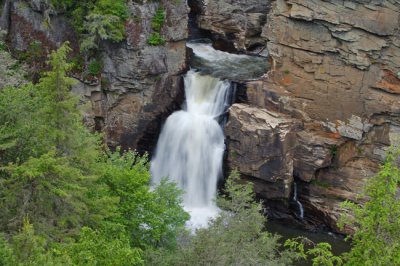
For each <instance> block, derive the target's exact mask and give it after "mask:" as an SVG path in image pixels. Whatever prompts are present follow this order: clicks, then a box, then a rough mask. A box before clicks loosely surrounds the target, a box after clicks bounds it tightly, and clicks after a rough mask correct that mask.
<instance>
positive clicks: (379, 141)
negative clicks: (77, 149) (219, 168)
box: [0, 0, 400, 232]
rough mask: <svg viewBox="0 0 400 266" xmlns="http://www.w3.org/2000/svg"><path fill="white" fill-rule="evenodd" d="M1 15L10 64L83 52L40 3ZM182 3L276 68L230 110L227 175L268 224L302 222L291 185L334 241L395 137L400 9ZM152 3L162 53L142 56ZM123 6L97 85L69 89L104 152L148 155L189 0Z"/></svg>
mask: <svg viewBox="0 0 400 266" xmlns="http://www.w3.org/2000/svg"><path fill="white" fill-rule="evenodd" d="M0 3H2V16H1V18H0V27H2V28H3V29H6V30H7V31H8V35H7V42H8V44H9V46H10V47H11V48H12V49H13V50H14V53H17V52H18V51H25V50H27V49H28V48H29V45H30V44H31V43H32V42H33V41H39V42H40V44H41V46H42V48H43V51H44V52H45V53H48V52H49V51H50V50H52V49H54V48H56V47H58V46H59V45H60V44H61V43H62V42H64V41H67V40H68V41H69V42H70V43H71V46H72V48H73V49H74V53H78V51H79V42H78V38H77V36H76V34H75V33H74V31H73V30H72V28H71V26H70V23H69V21H68V18H67V16H66V15H65V14H64V12H63V11H62V10H53V9H52V8H50V7H49V6H48V5H47V4H46V1H41V0H31V1H28V0H15V1H9V0H6V1H1V2H0ZM188 4H189V5H190V6H191V7H192V10H194V11H193V12H192V13H193V15H194V16H196V22H197V26H198V27H199V28H200V29H202V30H204V31H206V32H208V33H210V36H211V37H212V38H213V41H214V46H216V47H217V48H220V49H225V50H231V51H236V52H243V53H251V54H259V55H261V56H264V57H265V60H266V63H267V61H268V62H269V63H271V65H272V69H271V70H270V71H269V72H268V74H266V75H265V76H264V78H263V79H261V80H256V81H249V82H243V84H242V86H241V87H245V90H244V91H245V95H241V97H240V98H241V103H236V104H234V105H233V106H232V107H231V109H230V112H229V121H228V123H227V125H226V128H225V133H226V137H227V147H228V150H227V156H226V165H227V167H228V168H230V169H233V168H237V169H238V170H239V171H240V173H241V174H242V176H243V178H244V179H246V180H249V181H252V182H253V183H254V184H255V186H254V188H255V191H256V192H257V193H258V195H259V196H260V197H262V198H264V199H266V204H267V206H268V207H269V215H270V216H271V217H278V218H290V217H293V213H296V212H297V210H296V207H294V208H290V202H291V197H292V193H293V192H292V190H293V183H294V182H297V183H298V188H299V200H300V201H301V202H302V204H303V206H304V208H305V221H306V223H307V224H309V225H312V226H319V225H323V224H324V225H327V226H328V227H330V228H332V229H333V230H336V231H340V230H339V229H338V228H337V226H336V222H337V219H338V217H339V215H340V213H341V211H342V210H341V208H340V206H339V204H340V202H342V201H343V200H345V199H350V200H354V201H359V200H360V199H358V198H357V194H358V193H360V192H361V191H362V188H363V185H364V184H365V181H366V180H367V179H368V178H369V177H371V176H372V175H373V174H374V173H375V172H376V171H377V170H378V169H379V164H380V163H381V162H382V160H383V158H384V156H385V150H387V149H388V147H389V146H390V145H393V144H394V143H395V142H396V139H397V138H398V136H399V135H400V1H399V0H381V1H375V0H351V1H339V0H329V1H328V0H325V1H323V0H307V1H303V0H276V1H269V0H250V1H249V0H247V1H246V0H190V1H189V3H188ZM160 5H162V6H163V8H164V10H165V17H166V19H165V23H164V25H163V27H162V29H161V34H162V36H163V37H164V38H165V39H166V43H165V45H162V46H150V45H149V44H148V43H147V39H148V37H149V36H150V34H151V21H152V18H153V17H154V15H155V13H156V10H157V8H158V7H159V6H160ZM128 6H129V13H130V14H129V17H130V18H129V19H128V21H127V22H126V24H125V30H126V40H124V41H123V42H121V43H112V42H106V41H104V42H102V43H101V46H100V50H99V51H100V53H99V58H100V60H101V62H102V65H103V67H102V71H101V73H100V74H99V75H98V76H97V77H95V78H91V79H87V78H85V77H84V76H82V75H76V76H75V78H76V79H77V82H78V84H77V85H76V86H75V87H74V91H75V92H76V93H78V94H80V95H82V102H83V103H85V102H86V103H88V105H90V108H88V110H87V112H86V117H85V121H86V122H87V124H88V125H90V126H93V127H94V128H95V129H97V130H99V131H103V132H104V133H105V138H106V142H107V144H108V145H109V146H111V147H116V146H118V145H122V146H123V147H124V148H132V149H138V150H139V151H141V152H144V151H150V152H151V151H152V150H153V147H154V145H155V141H156V139H157V136H158V134H159V131H160V128H161V125H162V123H163V121H164V120H165V118H166V117H167V116H168V115H169V114H170V113H171V112H172V111H174V110H176V109H177V108H178V107H179V105H180V104H181V102H182V100H183V88H182V86H183V84H182V78H181V74H183V73H185V71H186V70H187V68H188V66H187V50H186V46H185V44H186V39H187V38H188V26H187V25H188V13H189V9H188V6H187V4H186V2H185V1H168V0H163V1H160V2H152V1H129V2H128ZM267 56H268V58H267ZM43 60H45V57H44V59H43ZM0 71H1V69H0ZM0 84H1V83H0ZM349 230H350V229H345V232H348V231H349Z"/></svg>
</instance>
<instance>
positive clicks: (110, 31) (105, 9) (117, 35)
mask: <svg viewBox="0 0 400 266" xmlns="http://www.w3.org/2000/svg"><path fill="white" fill-rule="evenodd" d="M51 3H52V5H53V6H54V7H55V8H56V9H64V10H65V11H66V13H67V15H68V16H69V17H70V18H71V22H72V25H73V26H74V28H75V30H76V31H77V32H78V33H79V34H80V35H81V50H82V51H83V52H90V51H95V50H96V49H98V48H99V42H100V41H102V40H109V41H112V42H120V41H122V40H123V39H124V37H125V27H124V23H125V21H126V19H127V18H128V10H127V6H126V0H83V1H77V0H52V1H51Z"/></svg>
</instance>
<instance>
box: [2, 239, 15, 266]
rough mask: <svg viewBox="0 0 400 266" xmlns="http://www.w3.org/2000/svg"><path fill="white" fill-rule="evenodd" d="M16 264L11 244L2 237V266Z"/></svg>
mask: <svg viewBox="0 0 400 266" xmlns="http://www.w3.org/2000/svg"><path fill="white" fill-rule="evenodd" d="M13 262H14V255H13V250H12V249H11V247H10V245H9V243H8V242H7V240H6V239H5V238H4V236H3V235H2V234H1V235H0V266H8V265H12V264H13Z"/></svg>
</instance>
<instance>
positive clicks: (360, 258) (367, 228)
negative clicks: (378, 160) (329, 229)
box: [341, 149, 400, 266]
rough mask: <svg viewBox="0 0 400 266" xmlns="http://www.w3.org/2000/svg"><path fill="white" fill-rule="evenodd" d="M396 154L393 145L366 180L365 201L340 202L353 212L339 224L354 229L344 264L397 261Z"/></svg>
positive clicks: (399, 210)
mask: <svg viewBox="0 0 400 266" xmlns="http://www.w3.org/2000/svg"><path fill="white" fill-rule="evenodd" d="M399 155H400V151H399V150H396V149H392V150H390V151H389V152H388V153H387V157H386V160H385V162H384V164H383V165H382V167H381V170H380V171H379V173H378V174H377V175H376V176H375V177H373V178H371V179H370V180H369V181H368V182H367V185H366V188H365V193H364V195H362V196H363V197H364V198H365V199H366V202H365V203H364V204H362V205H359V204H356V203H353V202H350V201H347V202H345V204H344V205H343V206H344V207H345V208H347V209H348V210H349V211H351V212H352V213H353V215H354V216H353V217H350V216H344V217H343V220H342V221H341V226H344V225H346V224H347V225H352V226H353V227H355V229H356V230H355V233H354V235H353V236H350V237H349V238H350V239H351V241H352V248H351V250H350V252H349V253H347V254H345V256H344V259H345V260H346V265H367V266H368V265H371V266H375V265H400V199H399V186H400V170H399V166H398V165H399V160H400V156H399Z"/></svg>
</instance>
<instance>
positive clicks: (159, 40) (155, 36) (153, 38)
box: [147, 32, 165, 46]
mask: <svg viewBox="0 0 400 266" xmlns="http://www.w3.org/2000/svg"><path fill="white" fill-rule="evenodd" d="M147 43H148V44H150V45H153V46H157V45H163V44H164V43H165V39H164V38H163V37H161V35H160V33H158V32H153V33H152V34H151V35H150V37H149V39H148V40H147Z"/></svg>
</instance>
